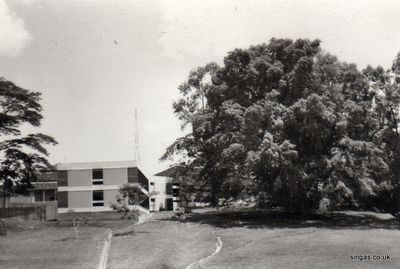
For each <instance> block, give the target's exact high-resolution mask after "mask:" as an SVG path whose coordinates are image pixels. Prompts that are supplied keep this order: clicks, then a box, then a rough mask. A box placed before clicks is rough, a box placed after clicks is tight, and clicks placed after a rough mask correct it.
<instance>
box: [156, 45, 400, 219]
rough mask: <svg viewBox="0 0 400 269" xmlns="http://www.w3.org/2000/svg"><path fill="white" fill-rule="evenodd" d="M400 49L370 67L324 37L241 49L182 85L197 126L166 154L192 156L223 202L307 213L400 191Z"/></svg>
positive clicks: (182, 105) (196, 174) (198, 178)
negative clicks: (388, 61)
mask: <svg viewBox="0 0 400 269" xmlns="http://www.w3.org/2000/svg"><path fill="white" fill-rule="evenodd" d="M399 57H400V54H399V56H398V57H397V58H396V60H395V61H394V64H393V68H392V70H388V71H384V70H383V68H381V67H378V68H372V67H368V68H366V69H365V70H363V72H360V71H359V70H358V69H357V67H356V65H354V64H348V63H344V62H340V61H338V60H337V58H336V57H335V56H333V55H331V54H329V53H325V52H322V51H321V49H320V41H319V40H314V41H310V40H307V39H299V40H296V41H293V40H290V39H274V38H273V39H271V40H270V42H269V43H268V44H260V45H257V46H251V47H250V48H248V49H235V50H233V51H231V52H229V53H228V55H227V56H226V57H225V59H224V65H223V66H222V67H219V66H218V65H216V64H214V63H211V64H209V65H207V66H205V67H203V68H198V69H196V70H193V71H192V72H191V73H190V75H189V79H188V81H187V82H184V83H183V84H182V85H181V86H180V87H179V89H180V92H181V97H180V98H179V99H178V100H177V101H176V102H175V103H174V111H175V113H176V115H177V116H178V118H179V119H181V121H182V125H183V126H190V127H191V132H190V133H189V134H188V135H186V136H184V137H182V138H179V139H177V140H176V142H175V143H174V144H172V145H171V146H170V147H169V148H168V149H167V151H166V153H165V154H164V156H163V157H162V159H172V160H176V157H177V156H179V157H180V158H181V159H180V160H179V162H181V161H182V160H184V162H185V164H186V167H187V168H188V169H190V170H191V172H190V173H188V172H187V171H185V172H184V173H185V175H189V174H190V177H191V179H190V180H192V181H194V182H195V183H196V184H200V185H204V186H207V187H208V188H209V189H210V191H211V195H212V202H213V204H214V205H217V204H218V200H219V199H220V198H239V197H240V196H254V197H256V198H257V200H258V202H259V204H260V205H261V204H262V205H269V206H283V207H286V208H287V209H288V210H290V211H292V212H294V213H302V212H304V211H308V210H317V209H318V208H319V207H320V206H322V207H324V208H329V209H337V208H355V207H358V208H360V207H373V206H376V207H379V206H383V204H385V203H382V201H381V200H382V195H383V194H387V193H391V194H392V195H391V197H394V198H393V199H397V200H399V199H398V198H399V197H398V195H397V194H395V193H399V191H400V184H399V182H398V179H399V176H400V137H399V130H398V123H399V105H400V93H399V83H400V77H399V75H400V72H399V70H400V68H399V66H400V64H399V62H400V61H399V60H398V59H399ZM210 66H212V67H213V68H209V67H210ZM205 73H206V74H208V75H209V76H210V79H209V80H207V81H205V80H204V77H205V75H204V74H205ZM193 77H194V78H196V79H195V80H193ZM193 81H194V82H193ZM199 81H201V83H199ZM187 85H189V86H187ZM200 104H201V105H200ZM179 176H180V175H176V176H175V178H178V177H179ZM181 178H182V179H184V178H188V177H187V176H186V177H183V176H181ZM396 197H397V198H396ZM386 204H390V203H386ZM385 210H389V208H385Z"/></svg>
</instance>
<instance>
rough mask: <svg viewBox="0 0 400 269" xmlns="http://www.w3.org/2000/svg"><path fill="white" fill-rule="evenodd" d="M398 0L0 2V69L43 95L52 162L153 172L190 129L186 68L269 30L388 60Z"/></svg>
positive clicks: (396, 39) (396, 41)
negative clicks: (184, 118) (183, 106)
mask: <svg viewBox="0 0 400 269" xmlns="http://www.w3.org/2000/svg"><path fill="white" fill-rule="evenodd" d="M398 14H400V2H398V1H388V0H385V1H383V0H382V1H377V0H375V1H372V0H371V1H366V0H362V1H361V0H359V1H351V0H346V1H344V0H342V1H341V0H336V1H317V0H314V1H307V0H302V1H295V0H288V1H278V0H273V1H265V0H259V1H252V0H242V1H238V0H224V1H218V0H213V1H210V0H203V1H192V0H182V1H178V0H165V1H155V0H120V1H111V0H110V1H108V0H96V1H95V0H79V1H78V0H58V1H54V0H0V76H1V77H4V78H6V79H8V80H11V81H13V82H14V83H16V84H17V85H18V86H20V87H23V88H25V89H29V90H33V91H38V92H41V93H42V101H41V104H42V105H43V116H44V119H43V121H42V126H41V127H40V128H39V129H38V128H36V129H30V128H26V129H25V131H26V132H42V133H45V134H49V135H52V136H54V137H55V138H56V139H57V141H58V142H59V144H58V145H57V146H54V147H49V152H50V157H49V160H50V161H51V162H52V163H58V162H85V161H88V162H91V161H118V160H131V159H133V158H134V156H135V153H134V151H135V144H134V133H135V121H134V110H135V108H136V109H137V111H138V123H137V125H138V133H139V148H140V164H139V167H140V168H141V170H143V171H144V173H145V174H146V175H149V176H150V175H153V174H155V173H157V172H159V171H161V170H162V169H164V168H167V167H168V166H169V165H170V163H168V162H160V161H159V158H160V157H161V155H162V154H163V152H164V150H165V148H166V147H167V146H168V145H170V144H171V143H172V142H173V141H174V140H175V139H176V138H178V137H180V136H182V135H183V133H182V130H181V129H180V123H179V121H178V120H177V119H176V117H175V116H174V114H173V110H172V102H173V100H175V99H177V98H178V97H179V92H178V90H177V87H178V85H179V84H180V83H181V82H183V81H184V80H185V79H186V78H187V75H188V74H189V72H190V70H191V69H193V68H195V67H198V66H201V65H204V64H206V63H208V62H211V61H215V62H217V63H219V64H222V62H223V58H224V56H225V55H226V54H227V52H229V51H231V50H233V49H234V48H247V47H249V46H250V45H255V44H259V43H263V42H268V41H269V40H270V39H271V38H272V37H277V38H292V39H296V38H309V39H315V38H318V39H320V40H321V41H322V48H323V49H324V50H325V51H328V52H330V53H331V54H334V55H336V56H338V58H339V59H340V60H341V61H346V62H353V63H356V64H357V66H358V67H359V68H364V67H366V66H367V64H371V65H373V66H377V65H382V66H383V67H385V68H389V67H390V66H391V63H392V61H393V59H394V58H395V56H396V55H397V53H398V52H399V51H400V31H399V29H400V16H398Z"/></svg>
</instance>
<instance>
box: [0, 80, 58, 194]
mask: <svg viewBox="0 0 400 269" xmlns="http://www.w3.org/2000/svg"><path fill="white" fill-rule="evenodd" d="M40 95H41V94H40V93H38V92H33V91H29V90H26V89H23V88H21V87H18V86H17V85H15V84H14V83H12V82H11V81H8V80H6V79H4V78H0V137H1V138H2V139H1V141H0V154H1V155H0V182H1V183H2V185H3V193H4V194H5V195H4V197H6V195H7V194H10V193H12V192H14V191H17V192H24V191H26V190H27V189H29V188H30V187H31V184H30V182H31V181H34V180H35V179H36V177H37V173H38V171H39V170H41V169H45V168H47V167H49V166H50V164H49V162H48V161H47V159H46V157H47V156H48V152H47V150H46V148H45V145H49V144H50V145H54V144H56V141H55V139H54V138H52V137H51V136H48V135H45V134H41V133H37V134H28V135H24V134H23V133H22V132H21V127H22V126H24V125H31V126H33V127H40V124H41V120H42V118H43V117H42V115H41V111H42V106H41V105H40V103H39V102H40Z"/></svg>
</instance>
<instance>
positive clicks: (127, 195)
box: [111, 183, 148, 222]
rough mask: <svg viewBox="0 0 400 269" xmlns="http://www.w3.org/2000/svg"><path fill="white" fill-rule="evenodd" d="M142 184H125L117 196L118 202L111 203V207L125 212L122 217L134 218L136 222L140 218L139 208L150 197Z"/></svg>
mask: <svg viewBox="0 0 400 269" xmlns="http://www.w3.org/2000/svg"><path fill="white" fill-rule="evenodd" d="M141 188H142V187H141V186H140V184H131V183H128V184H124V185H123V186H121V187H120V189H119V195H117V197H116V203H113V204H111V208H112V209H113V210H116V211H118V212H121V213H123V216H122V218H127V219H132V220H133V221H134V222H137V221H138V220H139V212H140V211H139V209H138V208H137V207H138V206H140V204H141V202H142V201H143V200H144V199H148V196H147V195H145V194H144V193H142V191H141Z"/></svg>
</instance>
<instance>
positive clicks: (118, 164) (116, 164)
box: [56, 161, 137, 170]
mask: <svg viewBox="0 0 400 269" xmlns="http://www.w3.org/2000/svg"><path fill="white" fill-rule="evenodd" d="M125 167H137V163H136V161H112V162H81V163H58V164H56V169H57V170H85V169H100V168H125Z"/></svg>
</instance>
